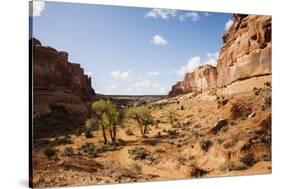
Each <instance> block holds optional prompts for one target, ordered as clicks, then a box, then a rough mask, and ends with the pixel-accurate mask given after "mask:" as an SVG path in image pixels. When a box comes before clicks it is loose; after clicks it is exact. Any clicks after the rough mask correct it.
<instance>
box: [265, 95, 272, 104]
mask: <svg viewBox="0 0 281 189" xmlns="http://www.w3.org/2000/svg"><path fill="white" fill-rule="evenodd" d="M264 104H265V105H271V96H268V97H265V98H264Z"/></svg>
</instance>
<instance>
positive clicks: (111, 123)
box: [92, 100, 121, 144]
mask: <svg viewBox="0 0 281 189" xmlns="http://www.w3.org/2000/svg"><path fill="white" fill-rule="evenodd" d="M92 109H93V111H94V115H95V117H96V118H97V124H98V125H99V127H100V128H101V129H102V133H103V138H104V144H107V142H108V141H107V136H106V130H107V131H108V132H109V135H110V138H111V142H112V143H113V144H114V143H115V141H116V135H117V131H116V129H117V125H118V124H120V123H121V118H120V113H119V112H118V111H117V110H116V107H115V106H114V105H113V104H112V103H111V102H110V101H104V100H99V101H97V102H94V103H93V105H92Z"/></svg>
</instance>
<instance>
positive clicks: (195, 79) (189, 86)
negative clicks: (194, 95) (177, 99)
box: [169, 65, 217, 96]
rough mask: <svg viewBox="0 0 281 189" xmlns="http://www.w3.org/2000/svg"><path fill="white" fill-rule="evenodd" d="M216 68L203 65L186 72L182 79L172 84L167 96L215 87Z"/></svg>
mask: <svg viewBox="0 0 281 189" xmlns="http://www.w3.org/2000/svg"><path fill="white" fill-rule="evenodd" d="M216 80H217V70H216V67H214V66H211V65H203V66H200V67H198V68H197V69H195V70H194V71H193V72H191V73H186V74H185V77H184V80H183V81H179V82H178V83H177V84H175V85H174V86H172V90H171V91H170V92H169V96H176V95H179V94H184V93H190V92H205V91H207V90H211V89H213V88H216Z"/></svg>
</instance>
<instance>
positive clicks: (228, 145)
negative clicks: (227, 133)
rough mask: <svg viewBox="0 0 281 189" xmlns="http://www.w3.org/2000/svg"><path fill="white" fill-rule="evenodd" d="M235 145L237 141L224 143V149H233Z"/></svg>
mask: <svg viewBox="0 0 281 189" xmlns="http://www.w3.org/2000/svg"><path fill="white" fill-rule="evenodd" d="M235 144H236V142H235V141H230V142H226V143H224V144H223V147H224V148H225V149H228V148H231V147H232V146H234V145H235Z"/></svg>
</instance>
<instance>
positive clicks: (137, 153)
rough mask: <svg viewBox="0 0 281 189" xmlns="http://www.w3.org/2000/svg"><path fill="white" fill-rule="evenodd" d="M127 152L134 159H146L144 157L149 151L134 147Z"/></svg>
mask: <svg viewBox="0 0 281 189" xmlns="http://www.w3.org/2000/svg"><path fill="white" fill-rule="evenodd" d="M128 154H129V156H130V158H132V159H134V160H143V159H146V157H147V156H148V155H149V154H150V153H149V151H147V150H146V149H145V148H143V147H134V148H132V149H129V150H128Z"/></svg>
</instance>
